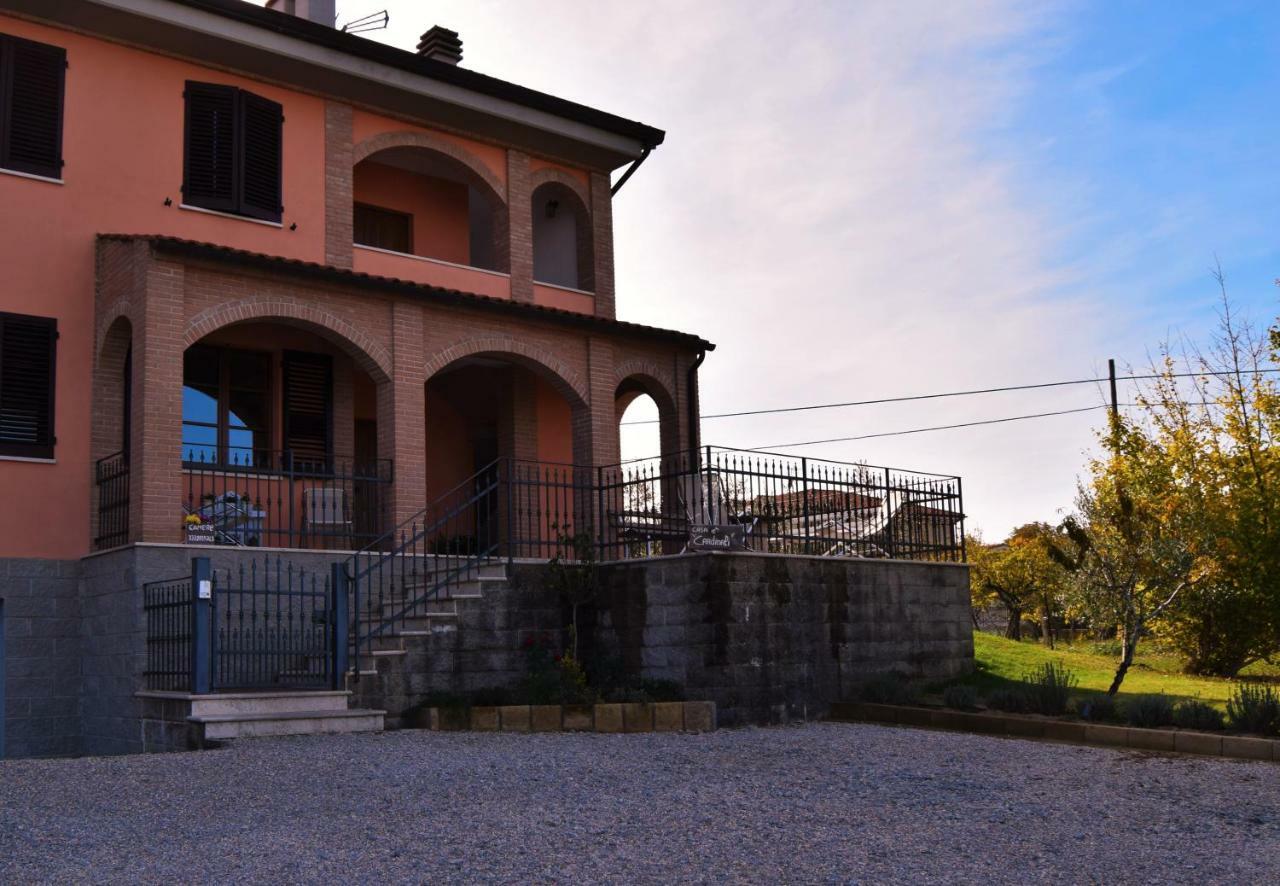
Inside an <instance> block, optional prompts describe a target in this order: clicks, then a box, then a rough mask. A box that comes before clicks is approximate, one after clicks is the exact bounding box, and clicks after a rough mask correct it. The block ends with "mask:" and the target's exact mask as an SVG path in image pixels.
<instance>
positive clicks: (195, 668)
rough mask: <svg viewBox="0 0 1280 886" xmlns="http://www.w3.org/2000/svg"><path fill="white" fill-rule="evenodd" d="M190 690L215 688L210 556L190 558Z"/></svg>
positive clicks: (197, 690) (197, 692) (194, 691)
mask: <svg viewBox="0 0 1280 886" xmlns="http://www.w3.org/2000/svg"><path fill="white" fill-rule="evenodd" d="M191 594H192V600H191V691H192V692H193V693H195V694H196V695H207V694H208V693H209V692H211V691H212V687H213V674H212V673H211V671H212V665H213V569H212V568H211V567H210V565H209V558H208V557H192V558H191Z"/></svg>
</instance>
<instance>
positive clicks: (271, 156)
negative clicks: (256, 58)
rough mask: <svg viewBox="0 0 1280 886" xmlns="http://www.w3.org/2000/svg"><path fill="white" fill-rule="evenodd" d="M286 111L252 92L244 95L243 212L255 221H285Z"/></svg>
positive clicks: (241, 200) (242, 138) (241, 117)
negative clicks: (282, 197)
mask: <svg viewBox="0 0 1280 886" xmlns="http://www.w3.org/2000/svg"><path fill="white" fill-rule="evenodd" d="M283 130H284V109H283V108H281V107H280V105H278V104H276V103H275V102H273V101H268V100H267V99H265V98H261V97H259V96H256V95H254V94H252V93H249V92H241V93H240V137H241V140H242V143H243V152H242V155H241V156H242V157H243V158H244V163H243V171H242V173H241V176H240V189H241V190H240V211H241V212H242V213H244V214H245V215H247V216H251V217H252V218H261V219H265V220H267V221H274V222H278V221H280V218H281V209H282V207H281V205H280V170H281V148H282V146H283V135H284V132H283Z"/></svg>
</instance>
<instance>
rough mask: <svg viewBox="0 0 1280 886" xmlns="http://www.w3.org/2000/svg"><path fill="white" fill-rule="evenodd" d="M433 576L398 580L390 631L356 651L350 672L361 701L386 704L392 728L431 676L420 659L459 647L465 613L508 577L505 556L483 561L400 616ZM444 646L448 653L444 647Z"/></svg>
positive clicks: (389, 611)
mask: <svg viewBox="0 0 1280 886" xmlns="http://www.w3.org/2000/svg"><path fill="white" fill-rule="evenodd" d="M433 581H434V579H433V577H432V576H431V575H430V574H427V575H420V576H417V577H413V578H410V579H408V580H406V581H405V582H403V583H400V584H397V585H396V586H395V587H393V588H391V589H390V591H389V592H388V593H386V594H385V595H384V597H383V599H382V604H381V609H382V613H383V617H384V618H388V619H391V618H395V622H394V624H393V625H391V626H390V627H388V629H387V631H386V633H384V634H382V635H380V636H375V637H374V638H373V639H372V640H371V641H370V642H369V644H368V648H365V649H362V650H361V651H360V654H359V655H358V656H353V659H352V660H353V663H352V666H351V669H350V670H349V671H348V673H347V678H348V682H347V685H348V687H349V688H350V689H352V690H353V691H354V692H355V693H356V698H357V699H358V700H359V703H362V704H366V705H371V706H376V707H378V708H385V709H386V711H387V717H386V721H387V726H388V727H389V728H396V727H398V726H400V725H402V723H401V717H400V715H401V713H403V710H404V708H405V707H406V706H408V705H410V704H411V703H412V700H413V696H415V695H421V694H423V692H424V691H425V690H426V689H427V688H428V684H429V683H431V682H432V681H430V680H428V679H426V677H425V675H424V674H422V673H421V672H422V671H423V670H424V668H423V667H422V666H421V661H422V659H423V658H424V657H430V656H431V655H432V653H433V651H434V652H436V653H441V654H452V652H453V651H456V649H457V646H458V643H457V634H458V631H459V628H460V626H461V625H462V623H463V622H464V621H465V620H466V618H467V616H468V615H469V614H474V613H475V610H476V609H477V608H478V607H481V606H482V605H483V601H484V599H485V596H486V594H492V593H494V592H496V591H503V590H506V589H507V588H508V581H509V579H508V575H507V564H506V561H505V560H496V561H492V562H486V563H482V564H480V565H478V566H476V567H474V568H473V570H472V571H471V573H470V574H469V575H467V576H465V577H464V578H463V580H462V581H458V582H452V583H450V584H449V585H448V586H447V587H446V588H443V589H441V591H440V592H439V594H438V596H436V597H435V598H433V599H432V600H430V601H428V602H426V603H424V604H422V605H421V606H419V607H417V611H416V612H415V613H414V614H413V615H411V616H408V617H405V618H403V619H401V618H398V616H399V614H400V613H401V612H403V611H404V610H405V608H406V607H407V606H409V604H410V603H412V602H413V601H414V600H416V599H418V598H419V597H420V596H421V595H422V594H423V593H424V592H426V591H428V590H430V589H431V586H432V583H433ZM446 649H448V650H450V653H445V650H446ZM357 672H358V673H357ZM415 677H416V679H415ZM430 688H440V687H436V686H431V687H430Z"/></svg>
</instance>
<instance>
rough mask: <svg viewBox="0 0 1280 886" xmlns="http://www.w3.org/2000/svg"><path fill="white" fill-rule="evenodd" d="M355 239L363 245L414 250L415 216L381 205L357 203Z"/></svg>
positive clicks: (400, 250) (409, 251)
mask: <svg viewBox="0 0 1280 886" xmlns="http://www.w3.org/2000/svg"><path fill="white" fill-rule="evenodd" d="M355 209H356V211H355V241H356V242H357V243H359V244H360V245H361V246H373V247H376V248H378V249H389V250H391V251H392V252H405V253H410V254H411V253H412V252H413V216H412V215H409V214H408V213H404V212H396V211H395V210H392V209H383V208H382V207H380V206H370V205H368V204H367V203H357V204H356V207H355Z"/></svg>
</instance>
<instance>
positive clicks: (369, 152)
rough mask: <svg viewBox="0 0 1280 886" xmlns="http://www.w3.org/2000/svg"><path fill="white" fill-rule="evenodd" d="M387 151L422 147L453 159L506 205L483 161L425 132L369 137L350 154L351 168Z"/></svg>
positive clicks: (501, 190)
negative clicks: (380, 152)
mask: <svg viewBox="0 0 1280 886" xmlns="http://www.w3.org/2000/svg"><path fill="white" fill-rule="evenodd" d="M390 148H422V149H424V150H427V151H434V152H435V153H437V154H443V155H445V156H446V157H449V158H451V159H453V160H457V161H458V162H459V163H461V164H462V165H463V166H465V167H467V169H469V170H471V172H472V173H474V174H475V176H476V177H477V178H478V179H480V181H481V182H483V183H484V185H485V187H486V188H487V189H488V190H489V191H490V192H491V193H490V196H491V197H492V198H493V199H495V200H497V201H498V203H499V204H501V205H503V206H505V205H506V203H507V188H506V185H504V184H503V183H502V181H501V180H500V179H499V178H498V176H497V175H496V174H495V173H494V172H493V170H492V169H490V168H489V167H488V166H487V165H485V162H484V161H483V160H481V159H480V158H479V157H477V156H476V155H475V154H473V153H471V152H470V151H468V150H467V149H466V148H464V147H462V146H461V145H456V144H454V143H453V142H451V141H447V140H446V139H443V138H440V137H439V136H436V135H432V134H431V133H429V132H414V131H411V130H400V131H397V132H382V133H379V134H378V135H374V136H370V137H369V138H367V139H365V140H364V141H362V142H360V144H358V145H356V146H355V149H354V150H353V151H352V159H351V162H352V165H353V166H354V165H355V164H357V163H360V162H361V161H363V160H367V159H369V158H370V157H372V156H373V155H374V154H376V153H378V152H379V151H386V150H388V149H390Z"/></svg>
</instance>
